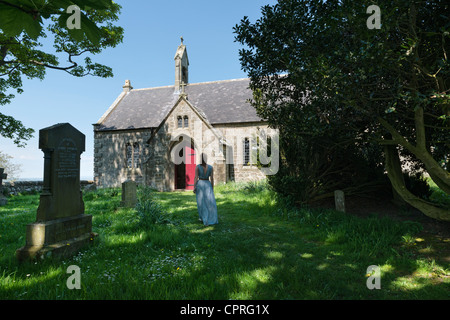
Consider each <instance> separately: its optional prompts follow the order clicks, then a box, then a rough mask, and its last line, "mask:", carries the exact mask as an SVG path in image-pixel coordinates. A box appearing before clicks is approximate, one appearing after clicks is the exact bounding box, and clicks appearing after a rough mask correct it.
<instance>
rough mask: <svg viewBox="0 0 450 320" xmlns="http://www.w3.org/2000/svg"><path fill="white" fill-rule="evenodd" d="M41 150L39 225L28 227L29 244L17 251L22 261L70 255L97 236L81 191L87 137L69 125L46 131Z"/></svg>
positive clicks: (37, 223) (42, 136)
mask: <svg viewBox="0 0 450 320" xmlns="http://www.w3.org/2000/svg"><path fill="white" fill-rule="evenodd" d="M39 149H41V150H42V151H43V152H44V185H43V189H42V193H41V195H40V201H39V207H38V209H37V214H36V222H34V223H31V224H29V225H27V229H26V245H25V246H24V247H22V248H20V249H18V250H17V251H16V256H17V258H18V259H19V260H25V259H29V258H37V257H39V258H44V257H46V256H62V257H65V256H70V255H72V254H73V253H75V252H76V251H78V250H79V249H80V248H81V247H82V246H84V245H86V244H88V243H90V242H91V241H92V240H93V238H94V236H96V235H95V234H94V233H92V216H91V215H87V214H84V202H83V198H82V192H81V189H80V156H81V153H83V152H84V150H85V136H84V134H83V133H81V132H80V131H78V130H77V129H75V128H74V127H72V125H70V124H69V123H61V124H57V125H54V126H51V127H48V128H44V129H41V130H40V131H39Z"/></svg>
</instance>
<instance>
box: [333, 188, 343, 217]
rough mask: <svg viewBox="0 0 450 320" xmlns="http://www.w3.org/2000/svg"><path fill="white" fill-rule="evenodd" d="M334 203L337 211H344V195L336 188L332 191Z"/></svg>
mask: <svg viewBox="0 0 450 320" xmlns="http://www.w3.org/2000/svg"><path fill="white" fill-rule="evenodd" d="M334 204H335V206H336V210H337V211H342V212H345V195H344V191H341V190H336V191H335V192H334Z"/></svg>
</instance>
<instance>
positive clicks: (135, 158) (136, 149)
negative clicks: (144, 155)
mask: <svg viewBox="0 0 450 320" xmlns="http://www.w3.org/2000/svg"><path fill="white" fill-rule="evenodd" d="M140 151H141V150H140V148H139V143H137V142H135V143H134V144H133V168H139V157H140V155H141V152H140Z"/></svg>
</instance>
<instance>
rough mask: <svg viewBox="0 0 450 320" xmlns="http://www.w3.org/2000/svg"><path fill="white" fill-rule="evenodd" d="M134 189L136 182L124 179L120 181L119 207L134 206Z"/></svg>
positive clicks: (135, 199) (135, 196) (135, 200)
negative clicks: (120, 197) (120, 198)
mask: <svg viewBox="0 0 450 320" xmlns="http://www.w3.org/2000/svg"><path fill="white" fill-rule="evenodd" d="M136 189H137V187H136V182H134V181H132V180H126V181H125V182H123V183H122V201H121V202H120V206H121V207H129V208H133V207H135V206H136V203H137V195H136Z"/></svg>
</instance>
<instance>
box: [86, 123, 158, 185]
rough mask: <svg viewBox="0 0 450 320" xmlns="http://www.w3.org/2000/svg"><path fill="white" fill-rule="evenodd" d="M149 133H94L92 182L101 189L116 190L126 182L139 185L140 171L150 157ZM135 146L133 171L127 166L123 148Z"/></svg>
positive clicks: (128, 131)
mask: <svg viewBox="0 0 450 320" xmlns="http://www.w3.org/2000/svg"><path fill="white" fill-rule="evenodd" d="M151 135H152V131H151V130H150V129H148V130H126V131H106V132H104V131H96V132H94V181H95V182H96V184H97V185H98V186H101V187H120V186H121V184H122V182H124V181H126V180H134V181H136V182H137V183H143V182H144V181H143V179H144V175H143V167H144V164H145V163H146V162H147V161H148V159H149V157H150V156H151V153H150V149H149V148H148V140H149V139H150V137H151ZM135 143H137V144H138V145H139V150H140V153H139V161H138V165H137V166H136V167H134V168H133V167H132V168H129V167H128V165H127V155H126V152H127V151H126V149H127V144H130V145H131V146H133V145H134V144H135Z"/></svg>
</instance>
